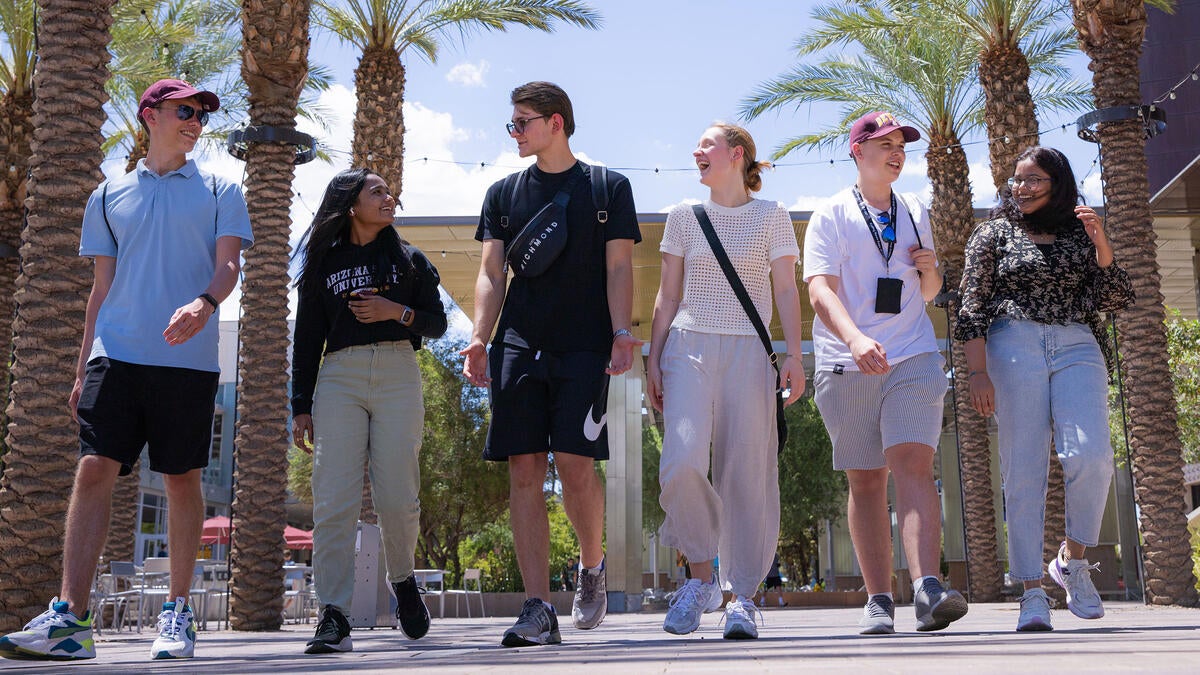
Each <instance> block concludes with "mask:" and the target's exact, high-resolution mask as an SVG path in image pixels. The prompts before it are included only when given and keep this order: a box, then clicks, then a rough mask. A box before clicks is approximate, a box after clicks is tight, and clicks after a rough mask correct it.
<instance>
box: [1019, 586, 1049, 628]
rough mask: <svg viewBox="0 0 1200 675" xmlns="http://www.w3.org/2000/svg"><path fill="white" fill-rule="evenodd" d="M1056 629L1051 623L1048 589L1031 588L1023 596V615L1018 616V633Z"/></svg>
mask: <svg viewBox="0 0 1200 675" xmlns="http://www.w3.org/2000/svg"><path fill="white" fill-rule="evenodd" d="M1051 630H1054V626H1052V625H1050V598H1048V597H1046V591H1043V590H1042V589H1040V588H1031V589H1029V590H1027V591H1025V594H1024V595H1022V596H1021V616H1020V617H1019V618H1017V632H1018V633H1032V632H1043V631H1051Z"/></svg>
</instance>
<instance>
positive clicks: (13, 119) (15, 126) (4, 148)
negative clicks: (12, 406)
mask: <svg viewBox="0 0 1200 675" xmlns="http://www.w3.org/2000/svg"><path fill="white" fill-rule="evenodd" d="M32 140H33V92H32V91H30V90H27V89H26V90H20V91H18V90H11V89H10V90H9V91H7V92H5V93H4V95H3V96H0V246H3V247H9V248H11V250H5V251H3V252H0V360H2V361H0V373H2V375H0V448H7V443H6V442H5V441H4V436H5V433H4V430H6V429H8V419H7V417H6V416H5V413H4V411H5V410H7V409H8V392H9V388H10V387H11V386H12V378H11V377H10V375H11V372H10V368H11V366H12V320H13V318H14V313H15V312H16V304H15V303H14V301H13V294H14V293H15V292H16V284H17V272H18V271H19V270H20V258H18V257H17V249H18V248H19V247H20V246H21V227H22V225H24V223H25V191H26V189H27V188H28V185H27V183H26V181H27V177H28V174H29V155H30V154H31V151H30V149H29V144H30V142H31V141H32Z"/></svg>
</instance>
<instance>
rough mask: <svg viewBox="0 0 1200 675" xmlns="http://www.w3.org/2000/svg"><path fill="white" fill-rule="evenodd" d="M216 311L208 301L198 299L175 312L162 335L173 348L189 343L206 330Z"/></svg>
mask: <svg viewBox="0 0 1200 675" xmlns="http://www.w3.org/2000/svg"><path fill="white" fill-rule="evenodd" d="M216 311H217V310H216V309H215V308H214V307H213V306H212V305H210V304H208V302H207V301H206V300H202V299H201V298H196V299H195V300H193V301H191V302H189V303H188V304H186V305H184V306H183V307H180V308H179V309H177V310H175V313H174V314H172V315H171V321H170V322H168V323H167V329H166V330H164V331H163V333H162V335H163V339H165V340H166V341H167V344H169V345H172V346H174V345H181V344H183V343H185V342H187V341H188V340H190V339H192V338H193V337H195V336H196V333H199V332H200V331H201V330H203V329H204V326H205V325H206V324H207V323H208V320H209V319H210V318H211V317H212V315H213V314H214V313H216Z"/></svg>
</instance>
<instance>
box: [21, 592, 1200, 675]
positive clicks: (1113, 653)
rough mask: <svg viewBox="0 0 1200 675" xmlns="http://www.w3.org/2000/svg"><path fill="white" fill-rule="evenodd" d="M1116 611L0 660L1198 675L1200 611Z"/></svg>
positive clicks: (32, 667)
mask: <svg viewBox="0 0 1200 675" xmlns="http://www.w3.org/2000/svg"><path fill="white" fill-rule="evenodd" d="M1106 609H1107V612H1108V613H1107V616H1105V617H1104V618H1102V619H1099V620H1096V621H1083V620H1081V619H1077V618H1075V617H1074V616H1072V615H1071V614H1070V613H1069V612H1067V611H1065V610H1061V611H1055V612H1054V625H1055V630H1054V632H1051V633H1021V634H1019V633H1016V632H1014V631H1013V627H1014V626H1015V625H1016V621H1017V611H1018V608H1017V605H1016V603H1005V604H990V605H984V604H980V605H973V606H972V607H971V611H970V613H969V614H968V615H967V616H966V617H964V618H963V619H962V620H961V621H959V622H957V623H955V624H954V625H952V626H951V627H950V628H949V629H947V630H945V631H940V632H937V633H917V632H915V631H914V630H913V627H914V624H915V621H914V619H913V613H912V607H911V605H908V606H900V607H898V608H897V612H896V615H897V620H896V624H897V628H898V629H899V630H900V631H901V632H900V633H897V634H896V635H890V636H875V637H863V636H859V635H858V634H857V632H856V628H855V623H856V622H857V621H858V618H859V616H860V614H861V611H862V610H861V609H859V608H855V609H807V608H806V609H798V608H797V609H791V608H779V609H777V608H769V609H767V610H766V611H765V613H764V615H763V620H761V621H760V624H759V625H760V638H759V639H758V640H754V641H738V642H733V641H727V640H722V639H721V632H720V629H719V628H718V627H717V623H718V620H719V618H720V616H721V615H720V613H714V614H709V615H706V616H705V617H704V622H703V624H702V625H701V628H700V630H698V631H697V632H695V633H693V634H692V635H690V636H674V635H668V634H667V633H664V632H663V631H662V620H663V616H664V614H663V613H662V612H661V611H660V612H644V613H639V614H610V615H609V616H608V618H607V619H605V621H604V623H603V624H602V625H601V626H600V627H599V628H597V629H595V630H592V631H577V630H575V629H573V628H571V627H570V618H569V617H568V618H567V619H566V621H565V622H564V623H563V628H562V634H563V644H561V645H556V646H550V647H526V648H520V649H506V648H503V647H501V646H500V636H501V634H502V633H503V632H504V630H505V629H506V628H508V627H509V626H510V625H511V624H512V622H513V620H514V618H513V617H491V618H486V619H444V620H439V619H437V618H435V619H434V620H433V627H432V628H431V630H430V632H429V635H427V636H426V637H425V638H423V639H421V640H418V641H410V640H407V639H405V637H404V635H403V634H402V633H401V632H400V631H398V630H392V629H375V630H361V629H360V630H355V631H354V632H353V634H352V637H353V639H354V651H353V652H350V653H347V654H336V655H320V656H306V655H305V654H303V650H304V643H305V642H306V641H307V640H308V639H309V638H310V637H311V636H312V632H313V630H314V629H315V626H314V625H313V624H299V625H290V624H289V625H285V626H284V627H283V629H282V630H280V631H277V632H271V633H240V632H233V631H202V632H201V633H200V634H199V639H198V642H197V649H196V654H197V658H194V659H190V660H182V661H173V662H172V661H150V660H149V659H148V657H149V651H150V643H151V641H152V639H153V632H152V631H151V630H146V631H144V632H143V633H141V634H140V635H138V634H130V633H120V634H112V633H105V635H103V636H102V637H100V638H99V639H97V652H98V658H96V659H95V660H91V661H82V662H75V663H70V664H66V663H58V662H23V661H7V660H0V671H3V672H4V673H10V672H11V673H25V672H30V673H32V672H38V673H44V672H54V673H62V672H95V673H132V672H141V673H172V672H173V673H222V674H224V675H233V674H238V673H267V672H270V673H335V672H355V673H372V672H385V671H392V670H394V669H397V668H404V669H408V668H416V669H419V670H420V671H421V672H447V673H477V672H487V673H516V672H531V669H538V670H541V669H543V668H552V669H554V670H555V671H572V672H576V673H591V672H609V673H614V672H616V673H622V674H623V675H628V674H633V673H693V672H704V673H718V672H719V673H731V672H776V673H791V672H809V673H857V674H859V675H880V674H883V673H954V674H955V675H977V674H981V673H1009V674H1012V675H1017V674H1020V675H1024V674H1025V673H1056V674H1059V675H1061V674H1062V673H1076V672H1087V673H1109V672H1120V673H1129V672H1148V673H1200V610H1196V609H1184V608H1178V607H1147V606H1144V605H1141V604H1137V603H1128V602H1110V603H1107V605H1106Z"/></svg>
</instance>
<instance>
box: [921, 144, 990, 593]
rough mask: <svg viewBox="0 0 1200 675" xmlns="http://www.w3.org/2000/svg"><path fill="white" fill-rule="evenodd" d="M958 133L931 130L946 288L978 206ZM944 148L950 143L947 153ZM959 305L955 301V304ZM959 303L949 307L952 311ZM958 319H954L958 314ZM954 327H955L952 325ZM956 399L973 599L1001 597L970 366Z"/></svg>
mask: <svg viewBox="0 0 1200 675" xmlns="http://www.w3.org/2000/svg"><path fill="white" fill-rule="evenodd" d="M959 143H960V141H959V138H958V136H957V135H955V134H952V133H951V134H943V135H936V134H935V135H931V137H930V139H929V147H930V150H929V152H928V153H926V155H925V157H926V159H927V160H928V162H929V180H930V182H932V183H933V203H932V204H931V205H930V208H929V213H930V220H931V223H932V226H933V233H934V236H935V237H936V238H937V253H938V260H939V261H940V263H941V268H942V273H943V274H944V275H945V279H946V287H947V288H958V284H959V281H961V279H962V271H963V249H964V248H965V246H966V243H967V238H968V237H969V236H970V234H971V227H972V225H973V224H974V217H975V211H974V209H973V207H972V205H971V185H970V181H969V179H968V171H969V169H968V167H967V157H966V153H964V152H963V150H962V147H961V146H960V145H959ZM945 148H950V152H946V151H945ZM955 304H957V303H955ZM956 309H957V307H954V306H952V307H951V308H950V310H951V311H950V314H951V316H952V317H953V316H955V315H956ZM955 320H956V319H955ZM951 331H952V332H953V329H951ZM951 360H952V362H953V363H952V365H953V364H961V365H964V366H965V364H966V356H965V355H964V354H963V353H962V346H961V345H959V344H954V345H953V346H952V348H951ZM954 388H955V391H956V393H957V402H958V410H957V414H958V425H959V427H958V429H959V440H960V444H961V445H960V447H959V450H958V451H959V461H960V463H961V472H962V474H961V475H962V483H963V518H964V519H965V520H966V529H967V541H966V544H967V572H968V575H969V576H970V579H971V582H970V588H969V589H968V590H969V591H970V597H971V601H972V602H994V601H996V600H999V599H1000V591H1001V587H1002V586H1003V574H1002V573H1001V571H1000V561H999V557H998V555H997V541H998V540H997V537H996V509H995V505H994V501H995V495H994V493H993V491H992V474H991V457H992V454H991V450H990V448H989V439H988V433H987V420H985V419H984V418H983V417H981V416H980V415H979V414H978V413H976V412H975V410H974V409H972V408H971V405H970V401H971V395H970V391H969V388H968V386H967V369H966V368H965V367H962V368H954Z"/></svg>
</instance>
